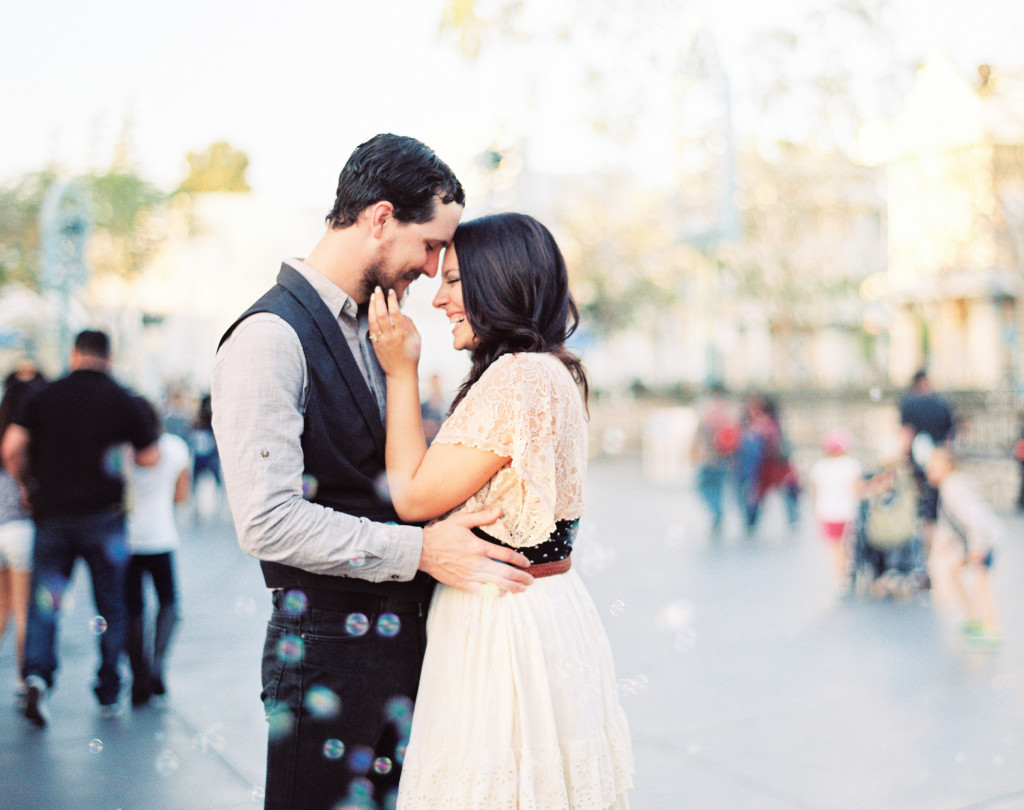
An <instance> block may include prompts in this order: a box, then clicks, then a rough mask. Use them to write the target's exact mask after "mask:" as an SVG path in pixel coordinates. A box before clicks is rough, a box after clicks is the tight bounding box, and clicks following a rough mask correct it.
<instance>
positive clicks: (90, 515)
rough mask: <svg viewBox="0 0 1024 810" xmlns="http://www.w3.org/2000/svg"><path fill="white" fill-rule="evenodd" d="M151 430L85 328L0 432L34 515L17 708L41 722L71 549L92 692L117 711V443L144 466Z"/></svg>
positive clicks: (121, 564) (120, 531)
mask: <svg viewBox="0 0 1024 810" xmlns="http://www.w3.org/2000/svg"><path fill="white" fill-rule="evenodd" d="M156 439H157V437H156V434H155V433H154V432H153V430H152V429H151V428H150V427H149V426H148V425H147V424H146V421H145V419H144V418H143V415H142V413H141V411H140V410H139V408H138V406H137V404H136V403H135V400H134V399H133V397H132V395H131V394H130V393H129V392H128V391H126V390H125V389H124V388H122V387H121V386H120V385H118V384H117V383H116V382H115V381H114V380H113V379H112V378H111V376H110V339H109V338H108V337H107V335H106V334H105V333H104V332H99V331H95V330H89V329H87V330H85V331H84V332H81V333H80V334H79V335H78V336H77V337H76V338H75V344H74V349H73V350H72V352H71V372H70V373H69V374H68V375H67V376H65V377H63V378H61V379H59V380H57V381H56V382H54V383H52V384H51V385H49V386H47V387H46V388H44V389H43V390H42V391H40V392H39V393H38V394H37V395H36V396H34V397H33V398H32V399H30V400H29V401H28V402H27V403H26V404H25V407H24V408H23V409H22V411H21V413H20V414H18V415H16V416H15V420H14V423H13V424H12V425H11V426H10V427H9V428H8V430H7V432H6V433H5V434H4V439H3V445H2V448H0V453H2V455H3V461H4V464H5V465H6V467H7V469H8V471H9V472H10V473H11V475H12V476H13V477H14V478H15V480H17V481H18V482H19V483H20V484H21V485H22V487H23V489H24V491H25V492H26V493H27V497H28V500H29V503H30V504H31V506H32V515H33V519H34V520H35V524H36V535H35V546H34V548H33V553H32V584H31V592H32V600H31V603H30V606H29V614H28V626H27V629H26V636H25V663H24V666H23V668H22V677H23V678H24V680H25V688H26V692H25V701H24V706H23V711H24V714H25V717H27V718H28V719H29V720H31V721H32V722H33V723H35V724H36V725H37V726H40V727H43V726H45V725H46V723H47V721H48V711H47V707H46V694H47V691H48V690H49V689H51V688H52V687H53V682H54V673H55V672H56V670H57V650H56V632H57V617H58V615H59V612H60V602H61V598H62V597H63V595H64V591H65V589H66V588H67V585H68V580H69V579H70V577H71V572H72V569H73V568H74V564H75V561H76V560H77V558H78V557H82V558H83V559H84V560H85V562H86V564H87V565H88V566H89V573H90V576H91V577H92V588H93V598H94V599H95V602H96V612H97V619H96V625H95V626H94V627H93V631H94V632H95V633H96V634H97V637H98V642H99V648H100V668H99V672H98V673H97V680H96V684H95V687H94V691H95V693H96V697H97V699H98V700H99V703H100V709H101V713H102V714H103V715H104V716H113V715H115V714H117V712H118V708H119V700H120V692H121V680H120V675H119V671H118V662H119V659H120V656H121V651H122V649H123V648H124V643H125V637H126V633H127V617H126V611H125V595H124V588H125V571H126V569H127V565H128V546H127V539H126V535H125V519H124V511H123V508H122V497H123V492H124V480H123V478H122V476H121V474H120V472H119V470H118V464H117V450H118V448H119V446H120V445H124V444H126V443H129V442H130V443H131V444H132V445H133V446H134V447H135V450H136V461H137V463H139V464H140V465H142V466H152V465H153V464H155V463H156V462H157V461H158V460H159V450H157V447H156Z"/></svg>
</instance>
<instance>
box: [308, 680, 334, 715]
mask: <svg viewBox="0 0 1024 810" xmlns="http://www.w3.org/2000/svg"><path fill="white" fill-rule="evenodd" d="M303 703H304V704H305V706H306V709H307V710H308V711H309V713H310V714H312V715H313V716H314V717H319V718H328V717H334V716H335V715H336V714H337V713H338V712H339V711H341V698H339V697H338V696H337V695H336V694H335V693H334V692H332V691H331V690H330V689H328V688H327V687H326V686H313V687H310V689H309V691H308V692H306V696H305V698H304V699H303Z"/></svg>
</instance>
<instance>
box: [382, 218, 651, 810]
mask: <svg viewBox="0 0 1024 810" xmlns="http://www.w3.org/2000/svg"><path fill="white" fill-rule="evenodd" d="M434 306H435V307H436V308H438V309H442V310H444V312H445V314H446V315H447V316H448V319H449V322H451V324H452V342H453V345H454V346H455V348H456V349H464V350H469V351H470V354H471V357H472V361H473V366H472V369H471V371H470V373H469V375H468V377H467V378H466V380H465V382H464V383H463V384H462V387H461V388H460V389H459V392H458V395H457V396H456V398H455V402H454V404H453V405H452V409H451V411H450V415H449V417H448V419H447V420H446V421H445V423H444V424H443V425H442V427H441V429H440V431H439V432H438V434H437V436H436V438H435V439H434V441H433V443H432V444H431V445H430V448H429V450H428V449H427V446H426V443H425V441H424V438H423V429H422V425H421V423H420V408H419V397H418V394H419V391H418V388H419V385H418V380H417V373H416V366H417V362H418V358H419V336H418V334H417V332H416V329H415V327H414V326H413V325H412V322H411V321H410V320H409V319H408V318H406V317H405V316H403V315H402V314H401V313H400V312H399V309H398V298H397V296H396V295H395V293H394V292H390V293H388V294H387V296H386V297H385V295H384V293H383V292H381V291H380V290H378V291H377V292H375V293H374V295H373V297H372V298H371V300H370V314H369V318H370V332H371V335H373V338H374V341H375V342H374V345H375V348H376V350H377V356H378V358H379V359H380V362H381V366H382V367H383V369H384V372H385V375H386V377H387V444H386V451H385V457H386V461H387V473H388V484H389V487H390V490H391V496H392V499H393V501H394V505H395V509H396V511H397V512H398V514H399V516H401V517H402V518H403V519H405V520H416V521H420V520H428V519H431V518H437V517H441V516H442V515H445V514H450V513H452V512H458V511H462V510H474V509H479V508H480V507H483V506H495V505H497V506H500V507H501V508H502V510H503V512H502V516H501V518H500V519H499V520H498V522H497V523H495V524H493V525H490V526H487V527H486V529H487V533H486V535H485V534H481V536H484V537H485V539H488V540H490V541H491V542H494V543H499V544H503V545H508V546H511V547H514V548H517V549H518V550H520V551H521V552H523V553H524V554H526V556H527V557H528V558H529V559H530V561H531V563H533V565H532V567H531V573H532V574H533V575H534V577H535V580H534V582H533V584H532V585H531V586H530V587H529V588H527V590H526V592H525V593H521V594H504V595H500V594H499V593H498V592H497V590H496V588H494V589H493V591H492V592H491V593H488V592H487V588H488V586H484V588H483V589H482V590H481V591H480V592H479V593H469V592H466V591H460V590H458V589H454V588H449V587H446V586H443V585H439V586H438V587H437V589H436V590H435V593H434V598H433V601H432V603H431V607H430V614H429V617H428V620H427V636H428V642H427V652H426V657H425V659H424V664H423V675H422V678H421V681H420V687H419V693H418V695H417V708H416V712H415V714H414V716H413V722H412V732H411V736H410V741H409V747H408V751H407V754H406V757H405V761H404V768H403V772H402V779H401V783H400V787H399V796H398V807H399V808H400V810H423V809H424V808H446V809H447V808H466V810H468V809H469V808H520V807H522V808H526V807H531V808H534V807H535V808H580V809H581V808H593V809H594V810H605V809H606V808H625V807H627V806H628V805H627V800H626V791H627V790H628V789H629V788H630V787H631V786H632V780H631V773H632V753H631V750H630V742H629V731H628V728H627V726H626V721H625V716H624V714H623V712H622V709H621V707H620V705H619V702H618V698H617V696H616V693H615V674H614V667H613V664H612V658H611V651H610V648H609V644H608V640H607V637H606V635H605V632H604V628H603V626H602V624H601V620H600V617H599V616H598V614H597V611H596V609H595V607H594V604H593V601H592V600H591V598H590V596H589V594H588V593H587V591H586V589H585V588H584V586H583V583H582V581H581V580H580V579H579V577H578V575H577V574H576V572H575V571H573V570H571V568H570V556H569V555H570V552H571V549H572V539H573V537H574V536H575V532H576V527H577V525H578V523H579V518H580V516H581V514H582V512H583V484H584V476H585V473H586V459H587V447H586V438H587V437H586V425H585V416H584V400H585V397H586V390H587V383H586V377H585V375H584V371H583V367H582V365H581V364H580V362H579V360H578V359H577V358H576V357H574V356H573V355H572V354H570V353H569V352H568V351H567V350H566V349H565V340H566V338H568V336H569V335H570V334H572V332H573V331H574V330H575V328H576V324H577V322H578V312H577V310H576V306H575V304H574V303H573V301H572V298H571V297H570V295H569V290H568V278H567V274H566V268H565V262H564V260H563V259H562V256H561V253H560V252H559V250H558V246H557V245H556V244H555V242H554V239H553V238H552V236H551V234H550V233H549V232H548V230H547V229H546V228H545V227H544V226H543V225H541V224H540V223H539V222H537V221H536V220H534V219H532V218H530V217H527V216H523V215H521V214H500V215H496V216H490V217H485V218H483V219H478V220H475V221H473V222H470V223H467V224H464V225H462V226H460V227H459V228H458V230H457V231H456V232H455V237H454V239H453V243H452V246H451V247H449V248H448V250H447V251H446V253H445V258H444V264H443V266H442V270H441V288H440V290H439V291H438V293H437V295H436V296H435V298H434ZM579 386H582V388H583V395H582V396H581V394H580V390H579ZM491 587H492V588H493V586H491ZM499 596H500V598H498V597H499Z"/></svg>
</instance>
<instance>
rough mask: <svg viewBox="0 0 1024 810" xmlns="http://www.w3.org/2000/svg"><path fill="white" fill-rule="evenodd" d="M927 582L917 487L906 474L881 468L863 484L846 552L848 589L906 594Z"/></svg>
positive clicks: (858, 592)
mask: <svg viewBox="0 0 1024 810" xmlns="http://www.w3.org/2000/svg"><path fill="white" fill-rule="evenodd" d="M927 581H928V580H927V568H926V565H925V559H924V543H923V542H922V539H921V521H920V518H919V516H918V511H917V484H916V482H915V481H914V478H913V476H912V475H911V473H910V471H909V470H905V469H903V468H902V467H886V468H884V469H882V470H881V471H880V472H878V473H876V474H875V475H873V476H871V477H870V478H869V479H867V481H865V484H864V497H863V498H862V500H861V503H860V515H859V519H858V521H857V526H856V531H855V533H854V538H853V548H852V549H851V554H850V589H851V591H852V592H854V593H857V594H866V593H871V594H875V595H884V596H890V597H891V596H911V595H913V594H915V593H917V592H918V591H920V590H922V589H923V588H925V587H927V585H926V583H927Z"/></svg>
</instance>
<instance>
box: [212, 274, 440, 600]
mask: <svg viewBox="0 0 1024 810" xmlns="http://www.w3.org/2000/svg"><path fill="white" fill-rule="evenodd" d="M257 312H272V313H273V314H275V315H277V316H279V317H280V318H282V319H284V321H285V322H286V323H287V324H288V325H289V326H291V327H292V329H294V330H295V333H296V334H297V335H298V336H299V341H300V343H301V344H302V351H303V353H304V354H305V358H306V367H307V369H308V372H309V399H308V402H307V404H306V414H305V421H304V424H303V430H302V439H301V441H302V453H303V460H304V467H305V469H304V475H306V476H309V478H308V479H307V480H309V481H312V482H315V484H316V491H315V493H314V494H313V495H312V497H311V500H312V501H313V502H314V503H318V504H321V505H323V506H327V507H329V508H331V509H335V510H337V511H339V512H345V513H347V514H350V515H355V516H356V517H365V518H369V519H370V520H374V521H377V522H380V523H389V522H394V523H397V522H399V520H398V516H397V515H396V514H395V511H394V509H393V508H392V506H391V503H390V502H389V501H387V500H381V498H380V496H379V495H378V490H377V482H378V480H381V478H382V476H383V474H384V426H383V425H382V424H381V421H380V412H379V411H378V410H377V402H376V400H375V399H374V397H373V393H372V392H371V391H370V389H369V387H368V386H367V384H366V380H365V379H364V378H363V375H362V372H361V371H360V370H359V366H358V365H357V364H356V361H355V358H354V357H353V356H352V352H351V350H350V349H349V346H348V342H347V341H346V340H345V336H344V334H342V331H341V327H340V326H339V325H338V321H337V319H336V317H335V315H334V314H332V313H331V312H330V310H328V308H327V307H326V306H325V305H324V302H323V299H322V298H321V297H320V296H319V294H318V293H317V292H316V290H314V289H313V287H312V286H311V285H310V284H309V282H308V281H306V280H305V279H304V278H303V277H302V276H301V275H300V274H299V273H298V272H296V271H295V270H294V269H292V268H291V267H289V266H288V265H282V267H281V272H280V273H279V274H278V276H277V284H276V285H275V286H273V287H271V288H270V290H268V291H267V292H266V293H265V294H264V295H263V297H262V298H260V299H259V300H258V301H257V302H256V303H255V304H253V305H252V306H251V307H249V309H248V310H246V311H245V312H244V313H242V315H241V317H239V318H238V320H237V321H235V322H234V323H233V324H232V325H231V326H230V327H229V328H228V330H227V332H225V333H224V337H222V338H221V343H223V342H224V341H225V340H227V338H228V336H229V335H230V334H231V333H232V331H234V329H235V327H236V326H237V325H238V324H239V323H241V322H242V320H244V319H245V318H247V317H249V316H250V315H253V314H255V313H257ZM300 542H301V540H300ZM260 565H261V566H262V568H263V577H264V579H265V580H266V583H267V587H270V588H301V589H304V590H329V591H358V592H367V593H375V594H380V595H382V596H394V597H399V598H404V599H426V598H427V597H428V596H429V594H430V589H431V587H432V586H433V580H432V579H431V578H430V577H428V576H427V575H426V574H424V573H422V572H419V573H417V575H416V577H415V579H413V580H412V581H411V582H384V583H375V582H368V581H367V580H363V579H357V578H355V577H341V576H328V575H325V574H312V573H310V572H308V571H303V570H301V569H299V568H294V567H292V566H288V565H282V564H280V563H274V562H267V561H261V562H260Z"/></svg>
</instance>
